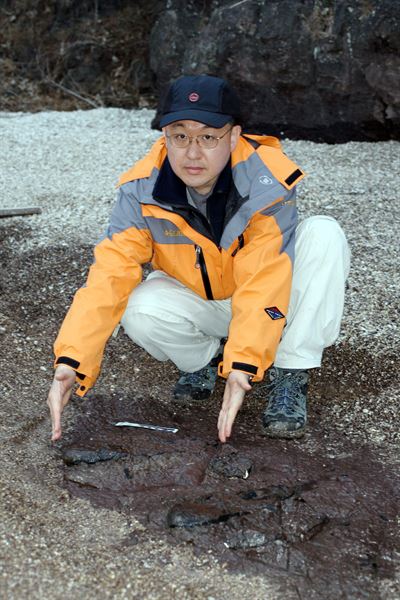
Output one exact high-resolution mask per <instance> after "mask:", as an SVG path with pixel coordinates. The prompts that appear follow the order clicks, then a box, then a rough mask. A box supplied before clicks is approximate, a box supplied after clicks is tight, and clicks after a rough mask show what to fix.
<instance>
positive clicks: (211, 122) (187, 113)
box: [160, 110, 233, 128]
mask: <svg viewBox="0 0 400 600" xmlns="http://www.w3.org/2000/svg"><path fill="white" fill-rule="evenodd" d="M232 120H233V117H232V116H231V115H223V114H221V113H213V112H207V111H205V110H181V111H178V112H171V113H167V114H166V115H163V116H162V117H161V119H160V127H165V126H166V125H170V124H171V123H175V122H176V121H199V122H200V123H204V125H208V126H209V127H217V128H219V127H223V126H224V125H226V124H227V123H228V122H229V121H232Z"/></svg>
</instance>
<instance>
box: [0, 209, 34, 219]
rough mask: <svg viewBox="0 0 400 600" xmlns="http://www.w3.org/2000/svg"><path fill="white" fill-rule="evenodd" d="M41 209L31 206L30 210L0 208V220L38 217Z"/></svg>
mask: <svg viewBox="0 0 400 600" xmlns="http://www.w3.org/2000/svg"><path fill="white" fill-rule="evenodd" d="M41 212H42V209H41V208H38V207H37V206H36V207H35V206H33V207H31V208H0V219H1V218H5V217H24V216H26V215H40V214H41Z"/></svg>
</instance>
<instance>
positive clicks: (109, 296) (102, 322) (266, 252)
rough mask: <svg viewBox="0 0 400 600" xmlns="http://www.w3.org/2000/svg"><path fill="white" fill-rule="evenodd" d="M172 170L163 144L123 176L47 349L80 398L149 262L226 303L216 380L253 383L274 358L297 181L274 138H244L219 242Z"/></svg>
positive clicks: (287, 281) (285, 296) (285, 299)
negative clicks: (75, 381) (239, 374)
mask: <svg viewBox="0 0 400 600" xmlns="http://www.w3.org/2000/svg"><path fill="white" fill-rule="evenodd" d="M226 170H227V169H224V174H225V176H226ZM171 171H172V170H171V168H170V167H169V163H168V159H167V152H166V147H165V144H164V138H161V139H159V140H158V141H157V142H156V143H155V144H154V145H153V147H152V149H151V151H150V152H149V154H148V155H147V156H146V157H145V158H143V159H142V160H140V161H139V162H138V163H136V164H135V165H134V167H133V168H132V169H130V170H129V171H128V172H127V173H125V174H124V175H122V177H121V179H120V182H119V190H118V197H117V202H116V205H115V207H114V210H113V212H112V215H111V220H110V224H109V227H108V229H107V232H106V236H105V237H104V239H103V240H102V241H101V242H100V243H99V244H98V245H97V246H96V248H95V251H94V255H95V261H94V264H93V265H92V266H91V268H90V271H89V275H88V279H87V282H86V285H85V286H84V287H82V288H81V289H79V290H78V292H77V293H76V295H75V297H74V300H73V303H72V305H71V308H70V309H69V311H68V313H67V315H66V317H65V320H64V323H63V325H62V327H61V330H60V332H59V335H58V337H57V340H56V342H55V345H54V350H55V355H56V361H55V364H67V365H70V366H71V367H73V368H74V369H75V370H76V372H77V374H78V378H79V380H80V385H79V388H78V390H77V393H78V394H79V395H80V396H84V395H85V393H86V392H87V391H88V390H89V389H90V388H91V387H92V386H93V384H94V382H95V381H96V378H97V376H98V373H99V370H100V364H101V361H102V357H103V352H104V347H105V344H106V342H107V340H108V338H109V337H110V335H111V333H112V332H113V330H114V328H115V327H116V325H117V324H118V323H119V321H120V319H121V317H122V315H123V313H124V310H125V308H126V305H127V302H128V297H129V295H130V293H131V292H132V290H133V289H134V288H135V287H136V286H137V285H138V284H139V283H140V282H141V279H142V266H141V265H143V264H144V263H147V262H151V263H152V266H153V268H154V269H160V270H162V271H164V272H165V273H167V274H168V275H171V276H172V277H174V278H176V279H178V280H179V281H181V282H182V283H183V284H184V285H185V286H187V287H188V288H190V289H192V290H193V291H194V292H196V293H197V294H199V296H201V297H203V298H205V299H209V300H221V299H224V298H232V320H231V323H230V327H229V337H228V340H227V343H226V345H225V350H224V357H223V361H222V362H221V363H220V365H219V374H220V375H221V376H223V377H227V376H228V374H229V373H230V371H232V370H234V369H238V370H241V371H244V372H245V373H248V374H249V375H251V376H252V377H253V380H254V381H260V380H262V378H263V376H264V371H265V370H266V369H267V368H268V367H269V366H270V365H271V364H272V363H273V361H274V356H275V353H276V349H277V346H278V344H279V340H280V338H281V335H282V329H283V326H284V324H285V315H286V312H287V309H288V303H289V295H290V288H291V278H292V267H293V258H294V236H295V228H296V224H297V210H296V206H295V195H296V192H295V185H296V184H297V183H298V182H299V181H300V180H301V179H302V178H303V177H304V174H303V173H302V171H301V170H300V169H299V168H298V167H297V166H296V165H295V164H294V163H293V162H292V161H290V160H289V159H288V158H287V157H286V156H285V154H283V152H282V151H281V149H280V145H279V142H278V140H277V139H276V138H271V137H266V136H247V135H246V136H241V138H240V140H239V143H238V144H237V147H236V149H235V150H234V151H233V153H232V155H231V161H230V167H229V177H230V184H229V192H228V194H227V198H226V206H225V207H224V215H225V218H224V221H223V224H222V228H220V233H219V234H218V236H217V237H218V239H216V236H215V234H214V233H213V230H212V228H211V227H210V226H209V224H208V222H207V220H206V219H205V218H204V217H203V216H202V215H201V213H200V212H199V211H197V210H196V209H195V208H193V207H191V206H190V205H189V204H188V202H187V199H186V195H185V191H186V190H185V186H184V184H183V182H182V181H181V180H180V179H178V178H177V177H176V176H175V175H174V174H173V173H172V175H173V177H175V181H174V180H173V177H172V178H171ZM224 183H225V185H226V177H225V180H224V182H222V185H224ZM217 185H218V184H217ZM179 186H181V190H180V189H179ZM172 188H173V189H172ZM180 192H181V193H180Z"/></svg>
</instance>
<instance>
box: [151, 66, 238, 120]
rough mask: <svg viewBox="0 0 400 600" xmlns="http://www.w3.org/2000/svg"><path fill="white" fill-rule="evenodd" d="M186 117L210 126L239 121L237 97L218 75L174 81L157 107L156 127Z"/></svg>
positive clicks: (189, 76)
mask: <svg viewBox="0 0 400 600" xmlns="http://www.w3.org/2000/svg"><path fill="white" fill-rule="evenodd" d="M184 119H188V120H191V121H200V123H204V124H205V125H209V126H210V127H223V126H224V125H226V123H228V122H229V121H232V120H240V100H239V97H238V95H237V94H236V92H235V90H234V89H233V88H232V87H231V86H230V85H229V84H228V83H227V82H226V81H225V80H224V79H220V78H219V77H211V76H210V75H187V76H185V77H180V78H179V79H177V80H176V81H174V82H173V83H172V84H171V85H170V88H169V90H168V92H167V95H166V96H165V99H164V102H163V105H162V107H161V118H160V127H165V125H169V124H170V123H174V122H175V121H181V120H184Z"/></svg>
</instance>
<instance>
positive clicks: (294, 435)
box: [261, 426, 306, 440]
mask: <svg viewBox="0 0 400 600" xmlns="http://www.w3.org/2000/svg"><path fill="white" fill-rule="evenodd" d="M305 432H306V428H305V427H302V428H301V429H294V430H293V431H271V430H269V429H266V428H265V427H263V426H261V434H262V435H263V436H265V437H270V438H276V439H281V440H293V439H298V438H302V437H303V436H304V434H305Z"/></svg>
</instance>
